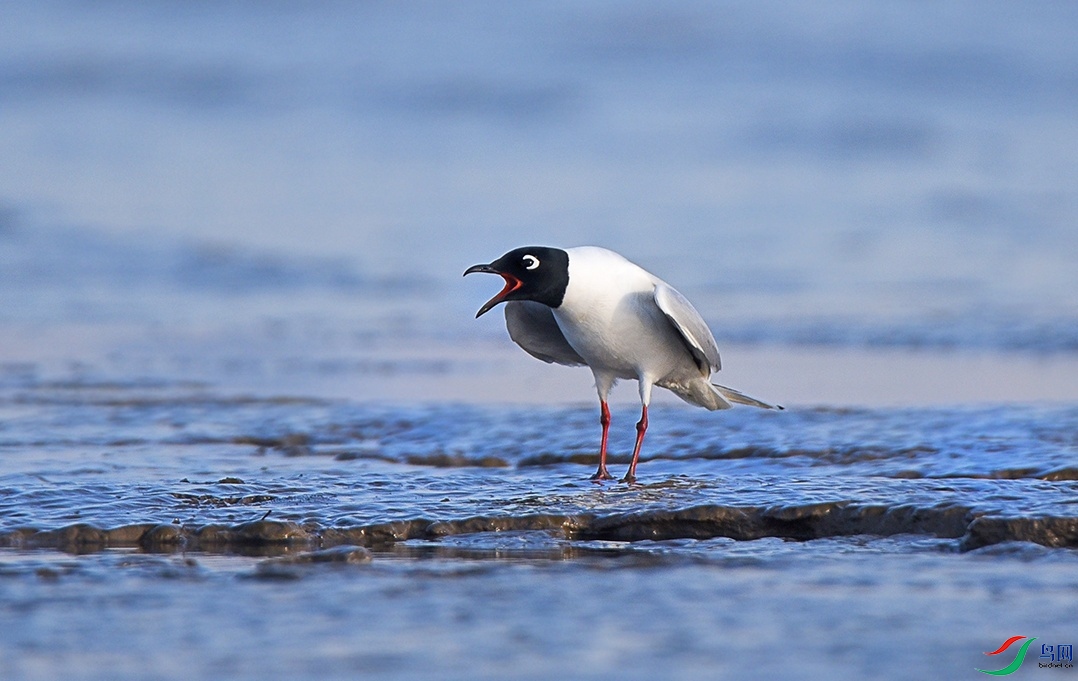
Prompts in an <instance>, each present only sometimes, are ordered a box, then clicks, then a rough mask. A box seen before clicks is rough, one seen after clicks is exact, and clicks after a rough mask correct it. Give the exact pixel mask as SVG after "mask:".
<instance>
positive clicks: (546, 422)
mask: <svg viewBox="0 0 1078 681" xmlns="http://www.w3.org/2000/svg"><path fill="white" fill-rule="evenodd" d="M0 415H2V422H3V424H4V425H3V430H2V431H0V435H2V438H0V451H2V457H0V521H2V522H0V543H2V544H4V545H5V546H6V547H7V548H4V549H0V594H2V596H0V603H2V604H3V607H2V610H0V627H2V628H3V630H4V631H6V632H10V634H9V635H6V636H5V637H4V639H3V643H2V644H0V646H2V647H3V651H4V654H3V656H2V658H0V659H3V660H4V662H3V664H4V665H5V666H4V667H3V670H4V672H5V678H52V677H54V676H55V675H58V674H59V675H66V674H69V673H71V672H72V670H74V669H83V670H86V669H89V670H90V671H88V672H86V673H83V674H76V675H77V676H80V677H81V678H142V677H144V676H145V674H146V673H147V672H151V673H152V675H153V676H154V677H155V678H219V677H220V676H221V675H227V676H230V677H233V678H261V677H265V676H269V677H271V678H285V677H290V676H299V677H303V678H314V677H328V678H346V677H347V678H351V677H354V676H357V675H359V676H364V675H369V676H372V677H379V678H382V677H390V678H421V677H423V676H425V675H429V674H432V673H437V674H439V675H440V676H447V677H450V678H477V677H478V678H495V677H498V678H501V677H504V675H505V674H506V669H507V668H508V667H511V668H512V669H513V672H512V675H513V676H515V677H519V678H549V677H550V676H553V675H570V676H579V677H582V678H604V677H606V676H608V675H609V674H612V673H617V674H618V675H621V676H625V675H627V676H629V677H631V678H637V677H639V678H645V677H652V676H653V675H654V674H655V673H656V670H659V669H662V670H664V673H667V674H669V675H671V676H674V677H679V678H688V677H691V676H694V675H698V674H724V673H725V674H730V675H732V676H735V677H742V678H749V677H755V676H757V675H758V674H765V675H786V674H790V673H797V674H798V675H801V676H805V677H808V678H824V677H829V678H834V677H836V675H837V678H855V677H856V678H898V677H905V676H907V675H910V674H913V675H918V676H931V675H933V674H939V673H941V671H940V670H946V672H945V673H948V674H954V675H958V676H960V675H962V674H965V673H966V672H967V671H972V669H973V668H974V666H976V665H982V660H983V656H981V655H980V653H981V651H982V648H995V647H996V645H998V642H997V639H999V640H1002V639H1003V638H1006V637H1009V636H1010V635H1013V634H1012V633H1011V632H1034V633H1035V634H1036V635H1038V636H1040V637H1055V638H1058V639H1059V640H1060V642H1065V641H1064V639H1066V640H1070V639H1069V638H1067V637H1069V636H1072V633H1071V629H1072V627H1071V624H1072V623H1073V618H1072V617H1071V615H1070V608H1069V607H1066V605H1065V604H1066V603H1069V602H1071V600H1072V599H1073V597H1074V593H1075V589H1078V577H1076V576H1075V575H1076V574H1078V572H1075V567H1076V566H1078V562H1076V561H1078V553H1076V552H1075V547H1078V518H1076V517H1075V507H1074V504H1075V503H1076V500H1078V482H1076V478H1078V470H1076V469H1075V468H1074V467H1073V465H1072V464H1073V461H1074V456H1075V451H1076V447H1078V442H1076V440H1075V433H1076V432H1078V411H1076V410H1075V409H1074V408H1073V407H1016V408H999V407H976V408H975V407H967V408H951V409H944V408H934V409H920V410H913V409H827V408H808V407H803V408H798V407H794V408H791V409H790V410H789V411H787V412H785V413H770V412H756V411H750V410H735V411H733V412H729V413H723V414H711V413H704V412H699V411H695V410H690V409H689V408H687V407H684V408H683V407H673V406H667V407H659V408H657V409H655V410H654V411H653V416H652V428H651V430H650V431H649V438H648V441H647V443H646V449H645V454H646V455H645V460H644V461H643V463H642V464H641V467H640V469H639V473H640V484H638V485H633V486H628V485H625V484H621V483H607V484H602V485H597V484H595V483H592V482H590V481H588V479H587V477H588V475H589V474H590V473H591V471H592V469H593V466H594V459H595V455H594V440H595V438H596V436H597V431H598V425H597V423H595V421H596V418H595V414H593V413H592V410H591V409H588V408H583V407H557V406H547V407H542V406H532V407H527V408H524V407H516V408H507V407H494V406H486V407H484V406H477V405H457V406H453V405H443V406H413V407H404V406H396V407H388V406H382V407H378V406H372V405H365V404H358V403H355V402H347V401H330V400H312V399H302V398H257V397H250V396H230V395H228V394H225V393H222V392H219V391H215V390H212V389H209V388H207V387H205V386H200V385H191V384H187V383H179V384H167V383H162V384H156V385H150V384H132V385H122V384H116V383H108V384H95V383H92V382H82V383H79V382H68V383H55V382H38V381H35V380H30V379H27V378H25V377H22V378H11V379H9V380H8V381H7V384H6V385H5V387H4V390H3V394H2V399H0ZM617 425H618V422H617V421H615V428H616V426H617ZM621 425H624V426H625V428H622V429H621V431H620V432H619V431H617V430H615V435H614V437H613V441H612V446H613V448H614V451H615V452H616V453H617V455H616V456H615V461H617V462H618V464H617V466H618V467H620V466H622V465H623V464H624V463H625V456H624V453H625V452H627V451H628V448H629V447H630V445H631V441H630V438H629V436H630V435H631V433H632V428H631V424H630V423H623V424H621ZM349 547H365V549H363V548H349ZM941 630H946V631H948V636H946V637H941V636H940V631H941ZM1003 634H1007V636H1003ZM1030 635H1032V634H1030ZM1053 640H1054V639H1053ZM776 649H781V651H782V654H781V655H776ZM626 659H632V660H633V661H634V662H633V665H632V667H631V668H627V667H626V666H625V660H626ZM982 666H983V665H982ZM836 670H838V671H836ZM843 670H844V671H843Z"/></svg>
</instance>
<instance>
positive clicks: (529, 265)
mask: <svg viewBox="0 0 1078 681" xmlns="http://www.w3.org/2000/svg"><path fill="white" fill-rule="evenodd" d="M521 260H523V261H524V269H526V270H534V269H535V268H536V267H539V258H536V257H535V256H534V255H526V256H524V257H523V258H521Z"/></svg>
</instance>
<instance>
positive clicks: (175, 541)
mask: <svg viewBox="0 0 1078 681" xmlns="http://www.w3.org/2000/svg"><path fill="white" fill-rule="evenodd" d="M186 543H187V533H186V532H185V531H184V530H183V528H182V527H180V526H179V525H157V526H155V527H153V528H151V529H149V530H147V531H146V532H145V533H143V535H142V536H141V537H139V540H138V544H139V546H141V547H142V548H144V549H149V550H160V549H166V548H167V549H171V548H174V547H176V546H182V545H184V544H186Z"/></svg>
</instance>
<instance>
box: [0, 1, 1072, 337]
mask: <svg viewBox="0 0 1078 681" xmlns="http://www.w3.org/2000/svg"><path fill="white" fill-rule="evenodd" d="M1075 35H1078V6H1076V5H1074V4H1073V3H1066V2H1045V3H1034V4H1029V3H1022V4H1014V3H1007V2H985V1H983V0H976V1H973V0H970V1H956V2H901V3H892V2H860V1H849V2H844V1H828V2H812V3H786V2H754V3H734V2H677V3H657V2H654V3H652V2H591V3H577V2H545V3H496V2H452V3H445V2H419V3H392V2H361V3H353V2H309V3H289V2H261V1H260V2H253V1H252V2H247V1H242V0H235V1H230V2H178V1H177V2H165V1H162V2H141V1H140V2H135V1H125V0H108V1H104V2H94V3H88V2H79V1H74V0H57V1H43V2H13V3H4V4H3V5H2V6H0V158H3V163H0V206H2V210H0V268H2V272H3V274H2V277H0V323H4V324H7V325H9V326H11V325H26V324H36V325H39V326H41V325H43V326H45V327H49V326H50V325H56V324H67V323H77V324H82V325H86V324H89V325H94V324H99V323H104V322H107V323H132V324H136V325H146V324H150V325H156V326H159V327H160V326H163V327H165V328H170V329H181V328H182V329H184V330H185V332H190V331H191V329H195V330H198V329H205V330H207V333H209V332H211V331H212V332H220V329H222V328H234V327H235V328H239V327H246V326H250V325H252V324H255V323H265V324H274V323H287V322H288V321H289V320H293V319H296V318H298V317H297V316H302V317H303V318H304V319H307V320H309V321H310V320H317V321H318V323H320V324H323V325H325V326H327V327H331V328H345V327H347V328H348V329H349V330H350V332H351V331H352V330H357V329H358V330H359V332H360V333H364V334H370V335H371V336H372V337H376V336H378V335H379V334H385V333H390V334H400V333H402V332H407V333H408V334H409V335H410V336H411V337H422V336H424V335H426V336H429V337H432V338H437V339H445V338H450V337H463V338H468V337H470V336H471V335H474V334H480V335H482V334H488V335H489V334H491V333H493V332H494V331H493V330H492V329H493V327H492V326H491V325H482V326H479V325H476V324H475V323H474V322H472V319H471V317H472V314H473V313H474V309H475V308H476V307H477V306H478V304H479V303H480V302H481V301H482V300H485V299H486V297H488V296H489V291H488V290H487V289H488V288H489V286H484V284H489V283H490V282H480V281H472V280H468V281H465V282H462V281H461V280H460V278H459V277H460V273H461V272H462V271H463V270H464V268H465V267H467V266H469V265H471V264H474V263H477V262H486V261H489V260H490V259H492V258H494V257H495V256H497V255H499V254H500V253H502V252H504V251H505V250H507V249H509V248H512V247H515V246H518V245H523V244H529V243H541V244H550V245H566V246H569V245H579V244H600V245H604V246H607V247H610V248H613V249H615V250H618V251H620V252H622V253H623V254H625V255H626V256H628V257H629V258H630V259H633V260H636V261H637V262H639V263H640V264H642V265H644V266H646V267H647V268H649V269H651V270H652V271H654V272H656V273H657V274H659V275H660V276H662V277H663V278H665V279H667V280H669V281H671V282H672V283H674V284H675V285H677V286H678V287H679V288H681V289H682V290H683V292H685V293H686V294H687V295H688V296H689V297H690V298H691V299H692V300H693V301H694V302H695V303H696V304H697V306H698V307H699V308H700V310H701V312H702V313H703V314H704V316H705V317H706V318H707V319H708V320H709V322H710V323H711V324H712V326H713V328H714V329H715V333H716V336H717V337H718V338H719V340H720V342H721V343H740V344H742V345H750V346H751V345H754V344H767V345H769V346H775V345H778V346H821V345H822V346H829V347H842V348H849V347H854V348H864V347H881V346H882V347H897V348H929V349H938V348H947V349H958V350H965V349H975V350H985V349H988V350H993V351H995V350H1003V351H1007V352H1018V353H1024V354H1034V355H1042V354H1045V353H1051V354H1058V353H1074V352H1075V351H1076V350H1078V296H1076V295H1075V290H1078V266H1076V265H1078V229H1075V224H1076V222H1078V182H1076V178H1078V116H1076V115H1075V112H1076V111H1078V41H1075V40H1074V36H1075ZM312 323H313V322H312ZM214 330H216V331H214Z"/></svg>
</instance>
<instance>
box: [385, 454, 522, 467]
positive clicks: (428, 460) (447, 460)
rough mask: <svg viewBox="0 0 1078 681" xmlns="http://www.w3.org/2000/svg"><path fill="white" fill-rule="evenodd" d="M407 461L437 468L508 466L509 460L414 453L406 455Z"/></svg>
mask: <svg viewBox="0 0 1078 681" xmlns="http://www.w3.org/2000/svg"><path fill="white" fill-rule="evenodd" d="M404 460H405V462H406V463H408V464H411V465H413V466H434V467H435V468H508V467H509V462H508V461H506V460H505V459H503V458H501V457H497V456H480V457H469V456H463V455H461V454H444V453H443V454H425V455H421V454H414V455H411V456H407V457H405V459H404Z"/></svg>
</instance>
